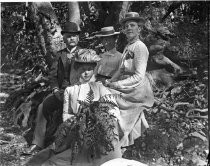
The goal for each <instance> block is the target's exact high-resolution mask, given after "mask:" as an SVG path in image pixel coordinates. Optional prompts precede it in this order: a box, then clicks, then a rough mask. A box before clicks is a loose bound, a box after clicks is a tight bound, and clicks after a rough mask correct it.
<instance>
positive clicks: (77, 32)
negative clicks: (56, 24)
mask: <svg viewBox="0 0 210 166" xmlns="http://www.w3.org/2000/svg"><path fill="white" fill-rule="evenodd" d="M80 32H81V31H76V32H75V31H74V32H73V31H61V35H63V34H64V33H73V34H80Z"/></svg>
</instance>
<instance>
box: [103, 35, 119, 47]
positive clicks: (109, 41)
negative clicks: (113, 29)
mask: <svg viewBox="0 0 210 166" xmlns="http://www.w3.org/2000/svg"><path fill="white" fill-rule="evenodd" d="M115 40H116V39H115V37H113V36H107V37H102V40H101V43H102V44H103V46H104V48H105V49H106V50H110V49H112V48H114V47H115Z"/></svg>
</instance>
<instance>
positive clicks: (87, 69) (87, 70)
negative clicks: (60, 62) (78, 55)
mask: <svg viewBox="0 0 210 166" xmlns="http://www.w3.org/2000/svg"><path fill="white" fill-rule="evenodd" d="M94 68H95V65H94V64H83V65H82V66H80V67H79V69H78V70H79V73H81V74H80V78H81V79H82V80H83V82H88V81H89V80H90V79H91V78H92V76H93V73H94Z"/></svg>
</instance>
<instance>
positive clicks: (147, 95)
mask: <svg viewBox="0 0 210 166" xmlns="http://www.w3.org/2000/svg"><path fill="white" fill-rule="evenodd" d="M121 24H122V26H123V28H124V29H123V31H124V33H125V35H126V37H127V41H128V44H127V46H126V47H125V49H124V51H123V55H122V60H121V63H120V67H119V68H118V71H117V72H116V73H115V74H114V76H113V77H112V78H111V79H110V80H107V81H106V84H107V86H109V87H110V90H111V92H112V93H114V94H119V97H118V98H117V102H118V105H119V108H120V112H121V118H122V119H121V120H120V121H119V123H120V126H121V128H122V131H123V135H122V138H121V143H122V146H128V145H131V144H133V143H134V140H135V139H136V138H138V137H140V136H141V134H142V131H143V128H148V124H147V121H146V119H145V117H144V113H143V110H146V109H148V108H150V107H152V105H153V103H154V96H153V91H152V88H151V85H150V82H149V80H148V78H147V74H146V68H147V61H148V57H149V52H148V49H147V47H146V45H145V44H144V43H143V42H142V41H141V40H140V39H139V34H140V32H141V27H142V25H143V24H144V19H143V18H141V17H140V16H139V14H138V13H136V12H128V13H127V14H126V15H125V18H124V19H122V21H121ZM142 122H143V123H142ZM142 124H143V125H142Z"/></svg>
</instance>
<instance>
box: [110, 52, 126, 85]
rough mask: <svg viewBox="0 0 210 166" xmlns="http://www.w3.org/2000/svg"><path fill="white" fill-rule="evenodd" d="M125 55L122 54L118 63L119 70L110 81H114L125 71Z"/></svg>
mask: <svg viewBox="0 0 210 166" xmlns="http://www.w3.org/2000/svg"><path fill="white" fill-rule="evenodd" d="M122 58H123V57H122V56H121V60H120V61H119V64H118V69H117V71H116V72H115V73H114V74H113V76H112V78H111V79H110V82H114V81H117V80H118V78H119V76H120V75H121V73H122V72H123V68H122V62H123V59H122Z"/></svg>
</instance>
